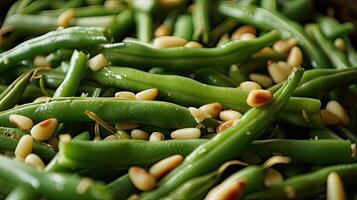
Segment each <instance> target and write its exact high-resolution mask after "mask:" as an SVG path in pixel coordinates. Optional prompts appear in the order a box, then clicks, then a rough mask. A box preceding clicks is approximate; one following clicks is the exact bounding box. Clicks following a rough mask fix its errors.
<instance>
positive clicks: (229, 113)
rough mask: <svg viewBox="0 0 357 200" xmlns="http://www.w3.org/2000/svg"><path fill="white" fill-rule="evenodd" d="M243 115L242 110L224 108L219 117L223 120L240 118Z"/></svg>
mask: <svg viewBox="0 0 357 200" xmlns="http://www.w3.org/2000/svg"><path fill="white" fill-rule="evenodd" d="M241 117H242V114H241V113H240V112H237V111H235V110H224V111H222V112H220V113H219V118H220V119H221V120H222V121H229V120H234V119H240V118H241Z"/></svg>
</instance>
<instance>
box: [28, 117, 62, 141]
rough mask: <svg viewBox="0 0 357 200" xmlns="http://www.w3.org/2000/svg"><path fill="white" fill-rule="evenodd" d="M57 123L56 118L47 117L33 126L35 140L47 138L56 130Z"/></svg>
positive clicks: (32, 131)
mask: <svg viewBox="0 0 357 200" xmlns="http://www.w3.org/2000/svg"><path fill="white" fill-rule="evenodd" d="M57 125H58V120H57V119H56V118H49V119H46V120H44V121H42V122H40V123H38V124H36V125H35V126H34V127H32V129H31V135H32V137H33V138H34V139H35V140H39V141H44V140H47V139H49V138H50V137H51V136H52V134H53V133H54V132H55V130H56V128H57Z"/></svg>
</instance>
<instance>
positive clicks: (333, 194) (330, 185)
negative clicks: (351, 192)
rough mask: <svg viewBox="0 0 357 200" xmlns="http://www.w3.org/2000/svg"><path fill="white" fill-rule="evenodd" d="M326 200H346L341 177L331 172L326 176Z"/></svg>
mask: <svg viewBox="0 0 357 200" xmlns="http://www.w3.org/2000/svg"><path fill="white" fill-rule="evenodd" d="M326 199H327V200H336V199H338V200H344V199H346V193H345V189H344V187H343V183H342V180H341V177H340V176H339V175H338V174H337V173H336V172H331V173H329V175H328V176H327V189H326Z"/></svg>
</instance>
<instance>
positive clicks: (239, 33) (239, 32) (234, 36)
mask: <svg viewBox="0 0 357 200" xmlns="http://www.w3.org/2000/svg"><path fill="white" fill-rule="evenodd" d="M244 33H250V34H252V35H254V36H255V35H256V34H257V29H255V28H254V27H253V26H250V25H244V26H241V27H239V28H237V29H236V30H235V31H234V32H233V34H232V36H231V39H232V40H240V39H241V37H242V35H243V34H244Z"/></svg>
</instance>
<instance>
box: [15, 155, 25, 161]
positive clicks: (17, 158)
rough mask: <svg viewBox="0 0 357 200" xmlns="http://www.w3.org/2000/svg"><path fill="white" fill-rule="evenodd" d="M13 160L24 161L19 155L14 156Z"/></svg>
mask: <svg viewBox="0 0 357 200" xmlns="http://www.w3.org/2000/svg"><path fill="white" fill-rule="evenodd" d="M14 160H16V161H19V162H25V159H24V158H21V157H18V156H16V157H15V158H14Z"/></svg>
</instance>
